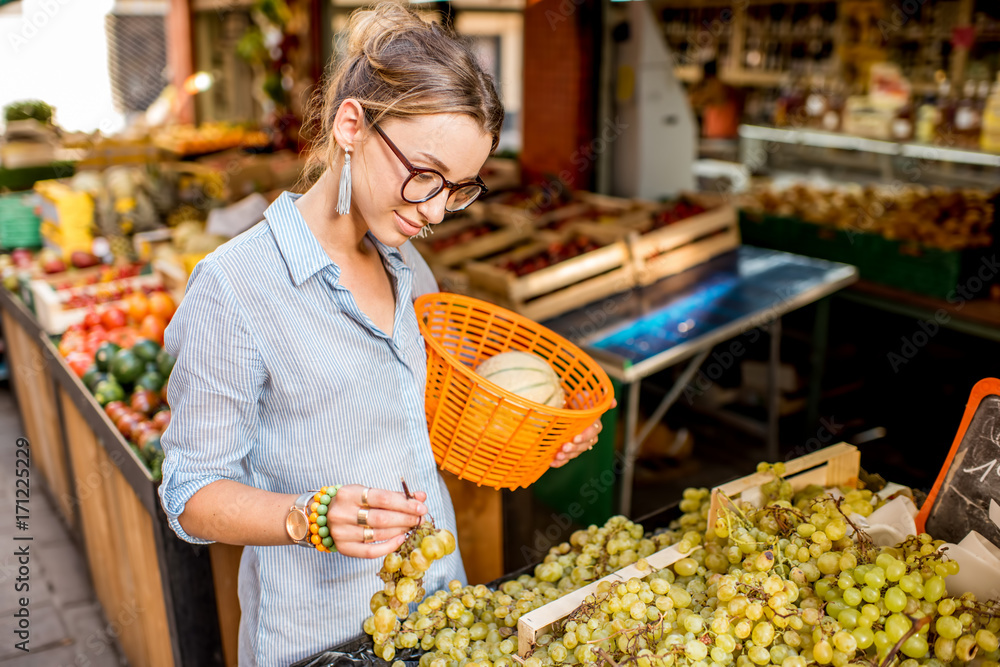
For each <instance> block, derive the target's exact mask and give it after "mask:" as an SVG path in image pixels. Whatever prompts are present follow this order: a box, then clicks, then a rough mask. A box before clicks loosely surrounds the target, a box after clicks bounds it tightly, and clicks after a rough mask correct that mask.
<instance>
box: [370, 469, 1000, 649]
mask: <svg viewBox="0 0 1000 667" xmlns="http://www.w3.org/2000/svg"><path fill="white" fill-rule="evenodd" d="M761 470H771V471H772V472H773V473H774V476H773V480H772V481H771V482H769V483H768V484H765V485H764V487H763V488H762V493H763V496H764V498H765V500H766V503H767V504H766V505H765V506H764V507H762V508H759V509H757V508H753V507H750V506H745V505H743V504H741V503H740V502H739V501H737V502H735V503H726V509H724V510H723V512H722V513H721V516H720V517H719V519H718V521H717V522H716V524H715V525H714V526H712V529H711V530H710V531H707V533H706V528H707V526H706V521H707V516H708V507H709V497H708V491H707V490H705V489H688V490H686V491H685V492H684V497H683V500H682V501H681V506H680V508H681V510H682V511H683V512H684V514H683V516H682V517H681V518H680V519H679V520H677V521H675V522H674V523H673V524H671V526H670V529H669V530H667V531H666V532H664V533H661V534H659V535H655V536H651V537H649V536H646V535H645V533H644V531H643V528H642V527H641V526H640V525H638V524H635V523H632V522H631V521H629V520H627V519H625V518H624V517H613V518H612V519H610V520H609V521H608V523H607V524H605V525H604V526H603V527H600V528H598V527H597V526H591V527H590V528H588V529H587V530H581V531H577V532H576V533H574V534H573V535H572V536H571V537H570V540H569V542H567V543H564V544H561V545H559V546H557V547H553V548H552V549H551V550H550V551H549V553H548V555H547V556H546V557H545V559H544V561H543V562H542V563H541V564H539V565H538V566H537V567H536V568H535V571H534V576H529V575H522V576H521V577H519V578H518V579H516V580H512V581H508V582H506V583H504V584H503V585H501V586H500V588H499V589H498V590H491V589H489V588H487V587H485V586H481V585H480V586H465V587H462V586H461V585H460V584H459V583H458V582H457V581H453V582H451V584H450V586H449V588H448V589H447V590H442V591H437V592H435V593H433V594H431V595H429V596H427V597H426V598H424V599H423V600H422V601H421V602H420V603H419V604H417V605H416V608H415V609H413V610H412V611H410V612H409V613H406V609H402V608H399V607H398V606H397V608H396V613H392V615H391V616H392V618H391V621H392V622H391V623H388V622H387V621H386V620H385V619H388V615H387V613H386V612H382V611H380V609H383V608H386V605H387V604H390V598H388V597H386V596H387V594H388V595H391V594H389V592H388V589H387V591H386V592H385V593H380V594H376V596H375V597H374V598H373V599H372V612H373V614H375V615H374V616H373V617H370V618H369V619H368V621H366V623H365V630H366V631H368V632H369V634H372V635H373V636H374V639H375V651H376V653H377V654H378V655H379V656H380V657H382V658H384V659H385V660H387V661H391V660H393V658H394V657H395V656H396V650H397V649H403V648H413V649H419V650H422V651H423V653H422V655H420V658H419V660H420V667H489V665H493V667H516V664H515V660H514V658H513V655H514V654H515V653H516V650H517V636H516V634H515V633H516V627H517V620H518V619H519V618H520V617H521V616H522V615H524V614H526V613H528V612H530V611H532V610H533V609H536V608H538V607H540V606H542V605H544V604H546V603H548V602H551V601H552V600H555V599H558V598H559V597H561V596H562V595H565V594H566V593H568V592H570V591H572V590H575V589H577V588H580V587H582V586H584V585H586V584H589V583H591V582H593V581H596V580H598V579H601V578H602V577H604V576H605V575H606V574H608V573H610V572H613V571H615V570H617V569H619V568H621V567H624V566H625V565H629V564H631V563H636V564H637V565H638V567H639V568H640V570H643V571H645V570H648V571H649V574H648V575H647V576H645V577H644V578H642V579H640V578H632V579H630V580H628V581H625V582H620V583H616V584H611V583H608V582H602V583H601V584H600V585H599V586H598V588H597V590H596V591H595V592H594V593H593V594H591V595H589V596H588V597H587V598H586V600H585V601H584V602H583V604H581V605H580V606H579V607H578V608H577V609H576V610H575V611H574V612H573V613H572V614H570V615H569V616H568V617H566V618H564V619H562V620H561V621H560V622H559V623H557V624H556V625H555V626H553V627H552V629H551V630H550V631H549V633H548V634H544V635H542V636H540V637H538V638H537V642H536V646H535V649H534V650H533V652H532V653H531V654H530V655H529V656H527V657H526V659H525V660H524V664H525V667H545V666H547V665H559V664H565V665H574V664H591V663H599V662H604V663H607V664H609V665H612V666H613V667H617V666H619V665H624V664H635V665H637V667H675V666H677V667H728V666H730V665H734V666H735V667H755V666H757V667H764V666H766V665H780V667H806V666H807V665H810V664H818V665H823V666H825V665H833V667H846V666H847V665H848V664H851V663H858V664H865V665H869V666H870V667H888V666H889V665H897V664H898V665H900V667H917V666H918V665H925V666H926V667H944V666H945V665H948V664H951V663H965V662H969V661H970V660H972V659H973V658H979V659H981V660H982V661H983V662H982V667H1000V663H998V659H1000V649H998V639H997V633H998V631H1000V603H998V602H996V601H993V602H980V601H977V600H975V598H974V597H973V596H972V595H971V594H965V595H962V596H959V597H955V596H949V595H948V594H947V592H946V588H945V580H946V578H947V577H948V576H949V575H952V574H955V573H956V572H957V571H958V565H957V563H955V562H954V561H952V560H949V559H948V556H947V551H946V550H942V549H941V546H942V544H943V543H942V542H940V541H935V540H933V539H932V538H931V537H930V536H929V535H926V534H922V535H918V536H914V537H910V538H909V539H907V540H905V541H904V542H902V543H901V544H898V545H895V546H893V547H876V546H874V545H873V544H872V542H871V540H870V539H868V538H867V536H866V535H865V534H864V532H863V531H861V530H858V529H857V526H856V525H855V522H854V521H852V517H853V516H854V515H862V516H867V515H869V514H871V512H872V511H874V509H875V508H876V507H877V506H878V504H879V503H880V502H881V501H880V500H879V498H878V497H877V496H874V495H873V494H872V493H871V492H870V491H867V490H844V492H843V493H842V494H838V495H837V497H834V496H833V495H830V494H828V493H827V492H826V491H825V490H824V489H820V488H816V487H811V488H808V489H806V490H804V491H802V492H800V493H798V494H793V493H792V490H791V486H790V485H788V483H787V482H785V481H784V480H783V479H782V477H781V475H782V473H783V468H782V466H781V465H780V464H776V465H775V466H762V468H761ZM674 544H676V545H678V547H679V548H680V549H681V550H682V551H683V552H685V553H686V554H687V555H686V557H685V558H682V559H681V560H679V561H677V562H676V563H674V564H673V565H672V566H670V567H669V568H664V569H662V570H659V571H652V570H651V569H650V568H649V565H648V564H647V563H646V561H645V557H646V556H648V555H650V554H652V553H654V552H655V551H658V550H660V549H662V548H664V547H666V546H669V545H674ZM391 557H392V555H390V556H389V557H387V560H388V559H389V558H391ZM383 578H384V577H383ZM397 587H398V584H397ZM404 606H405V605H404ZM407 609H408V607H407ZM397 615H398V618H399V619H400V622H397ZM380 619H382V621H381V622H380ZM394 667H401V664H398V665H395V666H394Z"/></svg>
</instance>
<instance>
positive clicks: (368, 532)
mask: <svg viewBox="0 0 1000 667" xmlns="http://www.w3.org/2000/svg"><path fill="white" fill-rule="evenodd" d="M374 541H375V531H374V530H372V529H371V527H369V526H365V544H371V543H372V542H374Z"/></svg>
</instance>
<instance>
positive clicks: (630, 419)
mask: <svg viewBox="0 0 1000 667" xmlns="http://www.w3.org/2000/svg"><path fill="white" fill-rule="evenodd" d="M711 351H712V350H711V349H707V350H703V351H701V352H699V353H698V354H697V355H696V356H695V357H694V358H693V359H691V361H690V362H688V365H687V367H686V368H685V369H684V372H682V373H681V375H680V377H679V378H677V381H676V382H674V385H673V386H672V387H671V388H670V391H669V392H667V395H666V396H664V397H663V400H662V401H660V405H659V406H657V408H656V410H655V411H654V412H653V414H652V415H650V417H649V419H647V420H646V425H645V427H644V428H643V429H642V432H641V433H636V430H637V426H638V423H639V385H640V383H641V380H636V381H634V382H632V383H630V384H629V386H628V405H627V406H626V408H625V462H624V466H623V468H622V488H621V494H620V495H619V499H618V512H619V513H620V514H624V515H625V516H628V515H629V514H630V513H631V512H632V480H633V478H634V476H635V459H636V456H638V454H639V447H640V446H641V445H642V443H643V442H644V441H645V440H646V438H648V437H649V434H650V433H651V432H652V431H653V429H654V428H655V427H656V425H657V424H658V423H659V422H660V420H662V419H663V417H664V415H666V414H667V410H669V409H670V406H672V405H673V404H674V403H676V402H677V399H678V398H680V395H681V392H682V391H684V387H686V386H687V385H688V384H690V382H691V380H692V379H693V378H694V374H695V373H697V372H698V369H699V368H701V365H702V364H703V363H705V359H707V358H708V355H709V353H710V352H711Z"/></svg>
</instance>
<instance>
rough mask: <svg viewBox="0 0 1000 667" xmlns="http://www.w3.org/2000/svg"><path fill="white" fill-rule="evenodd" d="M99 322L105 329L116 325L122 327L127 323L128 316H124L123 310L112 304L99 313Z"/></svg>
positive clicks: (113, 327) (115, 327) (114, 327)
mask: <svg viewBox="0 0 1000 667" xmlns="http://www.w3.org/2000/svg"><path fill="white" fill-rule="evenodd" d="M101 323H102V324H103V325H104V326H105V328H107V329H117V328H118V327H123V326H125V325H126V324H127V323H128V317H126V316H125V311H124V310H122V309H121V308H118V307H115V306H112V307H111V308H108V309H107V310H105V311H104V312H103V313H101Z"/></svg>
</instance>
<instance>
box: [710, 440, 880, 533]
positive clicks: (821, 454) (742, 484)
mask: <svg viewBox="0 0 1000 667" xmlns="http://www.w3.org/2000/svg"><path fill="white" fill-rule="evenodd" d="M860 472H861V452H860V451H859V450H858V448H857V447H855V446H854V445H849V444H847V443H843V442H842V443H840V444H837V445H831V446H830V447H826V448H824V449H821V450H819V451H816V452H813V453H812V454H806V455H805V456H800V457H798V458H796V459H792V460H791V461H789V462H788V463H786V464H785V472H784V475H783V477H784V478H785V481H786V482H788V483H789V484H790V485H791V490H792V491H801V490H802V489H804V488H805V487H807V486H809V485H810V484H816V485H819V486H822V487H824V488H829V487H834V486H837V487H842V486H846V487H850V488H856V487H857V485H858V475H859V473H860ZM774 478H775V477H774V474H773V473H771V472H769V471H764V472H758V473H755V474H753V475H747V476H746V477H741V478H739V479H735V480H733V481H731V482H727V483H726V484H722V485H721V486H717V487H715V488H713V489H712V495H711V505H710V507H709V510H708V523H707V526H708V530H712V529H713V527H714V526H715V522H716V520H717V519H718V518H719V515H720V513H721V511H722V508H723V506H724V504H725V503H730V502H732V501H734V500H737V499H738V498H739V497H740V496H741V494H743V493H744V492H745V491H749V490H751V489H758V488H760V487H761V486H762V485H764V484H767V483H769V482H771V481H772V480H773V479H774Z"/></svg>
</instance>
